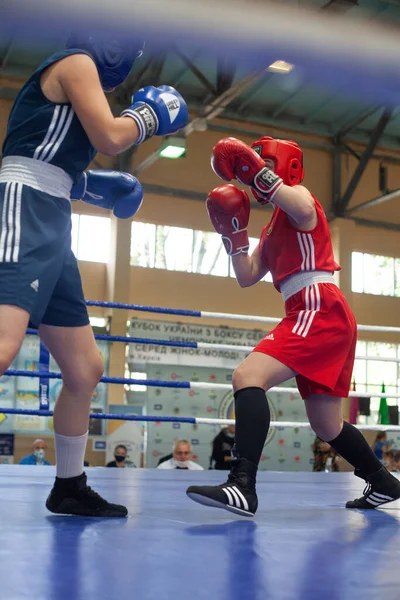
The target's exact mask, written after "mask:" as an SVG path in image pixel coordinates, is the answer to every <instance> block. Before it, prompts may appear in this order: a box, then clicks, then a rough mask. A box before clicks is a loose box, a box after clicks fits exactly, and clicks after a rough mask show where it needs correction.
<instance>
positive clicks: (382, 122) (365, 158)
mask: <svg viewBox="0 0 400 600" xmlns="http://www.w3.org/2000/svg"><path fill="white" fill-rule="evenodd" d="M391 116H392V111H391V110H385V111H384V112H383V114H382V116H381V118H380V119H379V122H378V124H377V125H376V127H375V129H374V131H373V132H372V134H371V137H370V141H369V143H368V144H367V147H366V148H365V150H364V152H363V154H362V156H361V157H360V162H359V163H358V165H357V168H356V170H355V171H354V173H353V176H352V178H351V180H350V181H349V184H348V186H347V189H346V191H345V192H344V194H343V196H342V198H341V199H340V202H338V203H336V204H335V205H334V211H335V214H336V215H337V216H343V215H344V213H345V210H346V208H347V206H348V204H349V202H350V200H351V198H352V196H353V193H354V192H355V190H356V188H357V185H358V184H359V181H360V179H361V177H362V175H363V173H364V171H365V169H366V167H367V164H368V162H369V160H370V159H371V158H372V156H373V153H374V150H375V148H376V146H377V144H378V142H379V140H380V139H381V137H382V134H383V132H384V131H385V129H386V126H387V124H388V123H389V121H390V119H391Z"/></svg>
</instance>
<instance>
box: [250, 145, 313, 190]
mask: <svg viewBox="0 0 400 600" xmlns="http://www.w3.org/2000/svg"><path fill="white" fill-rule="evenodd" d="M251 147H252V148H253V150H254V151H255V152H257V154H259V155H260V156H261V158H272V159H273V160H274V161H275V169H274V172H275V173H276V174H277V175H279V177H282V180H283V183H285V184H286V185H299V183H301V182H302V181H303V179H304V169H303V151H302V150H301V148H300V146H299V145H298V144H296V142H293V141H292V140H288V141H286V140H275V139H274V138H272V137H268V136H265V137H262V138H260V139H259V140H257V141H256V142H254V143H253V144H252V145H251Z"/></svg>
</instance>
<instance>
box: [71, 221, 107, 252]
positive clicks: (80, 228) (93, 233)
mask: <svg viewBox="0 0 400 600" xmlns="http://www.w3.org/2000/svg"><path fill="white" fill-rule="evenodd" d="M110 245H111V220H110V219H109V218H108V217H92V216H90V215H76V214H73V215H72V244H71V247H72V251H73V253H74V254H75V256H76V258H77V259H78V260H86V261H89V262H99V263H106V262H108V259H109V257H110Z"/></svg>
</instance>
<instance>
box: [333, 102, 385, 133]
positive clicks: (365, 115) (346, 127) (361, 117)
mask: <svg viewBox="0 0 400 600" xmlns="http://www.w3.org/2000/svg"><path fill="white" fill-rule="evenodd" d="M380 108H381V107H380V106H373V107H372V108H370V109H368V111H367V112H365V113H363V114H362V115H358V117H357V118H356V119H354V120H353V121H351V122H350V123H348V124H347V125H343V126H342V127H341V128H340V129H338V130H337V131H336V132H335V133H334V135H336V136H338V137H345V136H346V135H347V134H348V133H350V131H352V130H353V129H355V128H357V127H358V126H359V125H361V123H363V122H364V121H365V119H368V117H370V116H371V115H374V114H375V113H376V112H377V111H378V110H379V109H380Z"/></svg>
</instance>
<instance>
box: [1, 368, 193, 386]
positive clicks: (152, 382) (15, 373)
mask: <svg viewBox="0 0 400 600" xmlns="http://www.w3.org/2000/svg"><path fill="white" fill-rule="evenodd" d="M4 375H9V376H10V377H39V378H41V377H48V378H49V379H62V375H61V373H54V372H53V371H49V372H48V373H46V372H45V373H42V372H41V371H22V370H20V369H9V370H8V371H5V373H4ZM100 381H102V382H103V383H115V384H122V385H125V384H126V385H144V386H146V385H147V386H149V387H167V388H188V389H190V381H163V380H162V379H127V378H125V377H102V378H101V379H100Z"/></svg>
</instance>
